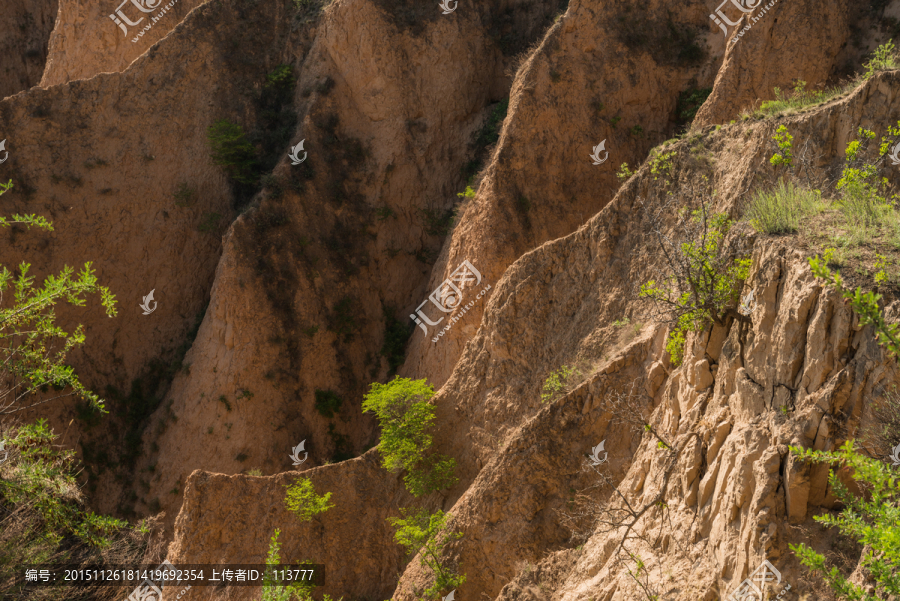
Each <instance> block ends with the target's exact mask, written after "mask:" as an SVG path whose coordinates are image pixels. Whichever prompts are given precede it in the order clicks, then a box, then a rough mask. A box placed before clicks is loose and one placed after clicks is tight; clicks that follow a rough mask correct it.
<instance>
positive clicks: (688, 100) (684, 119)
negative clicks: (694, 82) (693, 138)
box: [675, 88, 712, 126]
mask: <svg viewBox="0 0 900 601" xmlns="http://www.w3.org/2000/svg"><path fill="white" fill-rule="evenodd" d="M710 94H712V88H691V89H689V90H684V91H683V92H681V93H680V94H678V101H677V102H676V103H675V122H676V123H678V124H679V125H681V126H685V125H690V124H691V123H692V122H693V121H694V117H696V116H697V111H699V110H700V107H701V106H703V103H704V102H706V99H707V98H709V95H710Z"/></svg>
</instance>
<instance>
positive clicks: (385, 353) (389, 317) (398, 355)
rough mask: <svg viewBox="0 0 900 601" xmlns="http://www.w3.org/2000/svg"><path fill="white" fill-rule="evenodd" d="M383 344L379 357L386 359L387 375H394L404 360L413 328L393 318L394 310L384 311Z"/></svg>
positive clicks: (406, 322)
mask: <svg viewBox="0 0 900 601" xmlns="http://www.w3.org/2000/svg"><path fill="white" fill-rule="evenodd" d="M384 320H385V324H384V344H382V345H381V356H382V357H385V358H387V362H388V375H391V376H392V375H394V374H395V373H397V370H398V369H399V368H400V366H401V365H403V362H404V361H405V360H406V344H407V343H408V342H409V338H410V336H412V333H413V331H414V330H415V326H414V325H413V324H411V323H410V322H409V321H408V320H406V321H403V320H400V319H397V318H396V317H394V310H393V308H390V307H385V309H384Z"/></svg>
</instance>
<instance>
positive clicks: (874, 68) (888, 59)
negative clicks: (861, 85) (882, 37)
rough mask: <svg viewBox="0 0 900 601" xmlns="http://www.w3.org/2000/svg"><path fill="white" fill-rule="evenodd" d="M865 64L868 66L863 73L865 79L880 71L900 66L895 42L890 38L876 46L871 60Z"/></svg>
mask: <svg viewBox="0 0 900 601" xmlns="http://www.w3.org/2000/svg"><path fill="white" fill-rule="evenodd" d="M863 66H864V67H865V68H866V70H865V72H864V73H863V79H869V78H870V77H872V76H873V75H874V74H875V73H877V72H878V71H887V70H890V69H896V68H897V67H898V66H900V62H898V59H897V50H896V48H895V47H894V42H893V41H890V40H889V41H887V42H885V43H884V44H882V45H881V46H879V47H878V48H876V49H875V51H874V52H873V53H872V56H871V57H870V59H869V61H868V62H867V63H864V64H863Z"/></svg>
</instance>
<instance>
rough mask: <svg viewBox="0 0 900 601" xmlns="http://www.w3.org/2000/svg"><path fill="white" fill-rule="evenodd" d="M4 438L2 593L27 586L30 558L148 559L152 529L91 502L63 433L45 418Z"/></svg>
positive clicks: (83, 594)
mask: <svg viewBox="0 0 900 601" xmlns="http://www.w3.org/2000/svg"><path fill="white" fill-rule="evenodd" d="M3 438H4V439H5V440H4V442H5V447H6V451H5V452H4V461H3V462H0V597H2V598H4V599H6V598H19V596H20V595H22V594H23V592H22V591H23V583H22V582H21V577H22V569H23V568H22V566H25V565H29V564H38V563H44V564H47V563H52V564H70V565H72V564H74V565H82V566H84V565H88V564H93V565H95V566H96V565H104V564H106V563H118V564H125V563H132V564H138V563H141V561H142V560H143V557H144V552H145V551H146V549H147V540H148V537H147V534H148V530H147V529H146V528H145V527H144V526H143V525H141V526H139V527H136V528H134V527H132V526H129V524H128V523H127V522H125V521H123V520H119V519H116V518H113V517H109V516H104V515H99V514H96V513H94V512H93V511H91V510H89V509H88V508H87V506H86V500H85V498H84V497H83V496H82V494H81V490H80V487H79V485H78V482H77V481H76V476H77V474H78V471H79V470H78V469H77V462H76V459H75V452H74V451H65V450H60V449H59V448H58V447H57V446H56V445H57V439H58V438H59V437H58V436H57V435H56V434H54V433H53V432H52V431H51V430H50V428H49V426H48V425H47V422H46V421H45V420H38V421H37V422H36V423H33V424H26V425H22V426H19V427H18V428H15V429H9V430H6V431H5V432H4V437H3ZM5 453H8V454H9V455H8V456H6V455H5ZM17 578H18V579H19V583H18V584H16V583H15V580H16V579H17ZM65 590H66V591H68V592H67V593H66V596H65V598H66V599H85V600H87V599H92V600H93V599H104V600H105V599H111V598H114V597H113V594H114V593H115V591H114V590H112V589H109V588H104V587H87V588H80V589H75V590H73V589H65ZM48 592H49V591H48ZM54 592H58V591H54ZM42 598H45V597H42ZM46 598H49V597H46ZM54 598H62V596H59V597H54Z"/></svg>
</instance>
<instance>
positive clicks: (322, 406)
mask: <svg viewBox="0 0 900 601" xmlns="http://www.w3.org/2000/svg"><path fill="white" fill-rule="evenodd" d="M343 402H344V401H343V399H341V397H339V396H338V395H337V393H335V392H334V391H332V390H319V389H318V388H316V411H318V412H319V415H321V416H322V417H327V418H329V419H331V418H332V417H334V414H335V413H337V412H338V411H340V410H341V404H342V403H343Z"/></svg>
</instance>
